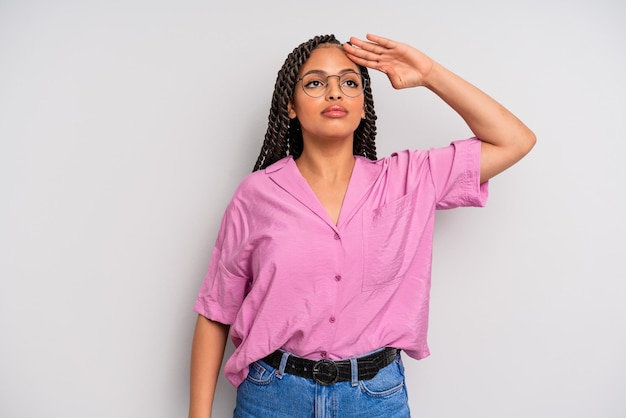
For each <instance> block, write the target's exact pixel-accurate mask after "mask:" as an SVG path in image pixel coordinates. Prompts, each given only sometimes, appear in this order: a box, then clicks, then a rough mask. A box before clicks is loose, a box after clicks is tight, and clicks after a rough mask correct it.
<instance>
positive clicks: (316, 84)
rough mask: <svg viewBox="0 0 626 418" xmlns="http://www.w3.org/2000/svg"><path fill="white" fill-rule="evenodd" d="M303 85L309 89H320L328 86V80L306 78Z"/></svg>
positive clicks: (315, 77)
mask: <svg viewBox="0 0 626 418" xmlns="http://www.w3.org/2000/svg"><path fill="white" fill-rule="evenodd" d="M302 84H303V85H304V87H305V88H307V89H319V88H323V87H324V86H325V85H326V80H324V79H323V78H321V77H318V76H313V77H305V78H304V79H303V80H302Z"/></svg>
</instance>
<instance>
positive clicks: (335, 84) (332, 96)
mask: <svg viewBox="0 0 626 418" xmlns="http://www.w3.org/2000/svg"><path fill="white" fill-rule="evenodd" d="M331 79H332V80H333V81H331ZM342 97H343V92H342V91H341V87H340V85H339V76H338V75H329V76H328V78H327V87H326V98H327V99H328V100H339V99H341V98H342Z"/></svg>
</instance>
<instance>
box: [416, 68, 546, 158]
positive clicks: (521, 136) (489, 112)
mask: <svg viewBox="0 0 626 418" xmlns="http://www.w3.org/2000/svg"><path fill="white" fill-rule="evenodd" d="M424 86H425V87H427V88H428V89H430V90H431V91H433V92H434V93H435V94H437V95H438V96H439V97H440V98H441V99H442V100H443V101H445V102H446V103H447V104H448V105H449V106H450V107H451V108H452V109H454V110H455V111H456V112H457V113H458V114H459V115H460V116H461V117H462V118H463V119H464V120H465V122H466V123H467V125H468V126H469V128H470V129H471V130H472V132H473V133H474V135H476V137H477V138H479V139H480V140H481V141H483V142H486V143H489V144H492V145H494V146H514V147H520V148H528V149H530V148H531V147H532V144H533V143H534V135H533V133H532V132H531V131H530V129H528V128H527V127H526V125H524V124H523V123H522V122H521V121H520V120H519V119H518V118H517V117H516V116H515V115H513V114H512V113H511V112H509V111H508V110H507V109H506V108H504V106H502V105H501V104H500V103H498V102H497V101H496V100H494V99H493V98H491V97H490V96H488V95H487V94H485V93H484V92H483V91H481V90H480V89H478V88H477V87H475V86H474V85H472V84H470V83H469V82H467V81H465V80H464V79H462V78H461V77H459V76H458V75H456V74H454V73H453V72H451V71H449V70H448V69H446V68H444V67H443V66H441V65H439V64H437V63H435V64H434V66H433V69H432V71H431V72H430V74H429V75H428V77H427V78H426V79H425V82H424ZM531 138H532V140H531Z"/></svg>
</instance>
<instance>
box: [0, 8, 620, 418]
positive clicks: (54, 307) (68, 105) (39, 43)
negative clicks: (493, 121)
mask: <svg viewBox="0 0 626 418" xmlns="http://www.w3.org/2000/svg"><path fill="white" fill-rule="evenodd" d="M434 3H436V4H434ZM625 9H626V6H624V3H622V2H619V1H617V0H614V1H606V0H605V1H598V0H595V1H591V0H589V1H565V0H563V1H552V2H551V1H547V0H542V1H539V0H537V1H526V2H523V1H520V2H504V1H498V0H482V1H471V2H470V1H460V0H444V1H438V2H432V1H429V2H422V1H402V2H393V1H382V2H381V1H377V2H369V3H368V2H363V1H359V2H356V1H355V2H352V1H344V2H327V1H316V2H298V3H296V2H292V1H266V2H252V1H250V2H236V1H234V2H228V4H226V2H209V1H191V0H182V1H171V0H170V1H165V0H157V1H142V0H127V1H123V2H122V1H106V2H105V1H100V2H92V1H69V0H59V1H49V2H44V1H28V0H22V1H8V0H4V1H0V240H1V241H0V245H1V247H0V341H1V342H0V416H1V417H7V418H15V417H42V416H50V417H68V418H73V417H81V418H82V417H132V418H137V417H153V418H158V417H163V418H171V417H183V416H186V408H187V393H188V363H189V350H190V344H191V336H192V330H193V325H194V321H195V314H194V313H193V312H192V305H193V302H194V299H195V295H196V292H197V290H198V288H199V286H200V283H201V280H202V278H203V276H204V271H205V269H206V267H207V263H208V260H209V256H210V251H211V247H212V244H213V240H214V239H215V234H216V232H217V228H218V225H219V221H220V219H221V215H222V212H223V210H224V208H225V206H226V204H227V202H228V200H229V199H230V196H231V194H232V192H233V191H234V188H235V187H236V185H237V184H238V183H239V181H240V180H241V179H242V178H243V177H244V176H245V175H246V174H247V173H248V172H249V171H250V170H251V168H252V166H253V164H254V162H255V159H256V156H257V154H258V151H259V148H260V144H261V140H262V137H263V134H264V133H265V124H266V120H267V114H268V110H269V102H270V96H271V93H272V90H273V85H274V81H275V76H276V73H277V71H278V69H279V68H280V66H281V65H282V62H283V60H284V58H285V57H286V55H287V54H288V53H289V52H291V50H292V49H293V48H294V47H295V46H296V45H297V44H299V43H300V42H302V41H304V40H307V39H309V38H310V37H312V36H314V35H316V34H324V33H334V34H335V35H337V36H338V37H339V38H340V39H342V40H347V39H348V37H349V36H350V35H357V36H360V37H363V36H364V35H365V33H366V32H372V33H377V34H380V35H383V36H387V37H390V38H392V39H397V40H400V41H404V42H407V43H410V44H412V45H414V46H416V47H418V48H420V49H421V50H422V51H424V52H426V53H427V54H429V55H430V56H432V57H433V58H434V59H436V60H438V61H440V62H441V63H443V64H444V65H446V66H447V67H448V68H450V69H451V70H453V71H455V72H457V73H459V74H460V75H462V76H463V77H465V78H466V79H468V80H470V81H471V82H473V83H474V84H476V85H478V86H479V87H481V88H482V89H484V90H485V91H487V92H488V93H490V94H491V95H492V96H494V97H495V98H496V99H498V100H500V101H501V102H502V103H503V104H505V105H506V106H507V107H508V108H510V109H511V110H512V111H513V112H514V113H516V114H517V115H518V116H519V117H520V118H521V119H522V120H524V121H525V122H526V123H527V124H528V125H529V126H530V127H531V128H532V129H533V130H534V131H535V132H536V134H537V136H538V139H539V142H538V144H537V146H536V147H535V149H534V150H533V151H532V153H531V154H530V155H529V156H528V157H527V158H526V159H524V160H522V162H520V163H519V164H518V165H517V166H515V167H513V168H512V169H511V170H509V171H507V172H505V173H503V174H502V175H500V176H498V177H496V178H495V179H493V180H492V182H491V197H490V200H489V203H488V206H487V207H486V208H485V209H459V210H455V211H450V212H440V213H439V215H438V223H437V231H436V238H435V255H434V271H433V275H434V278H433V289H432V310H431V332H430V345H431V349H432V353H433V354H432V355H431V357H429V358H428V359H425V360H422V361H419V362H418V361H414V360H411V359H407V360H406V365H407V384H408V389H409V394H410V404H411V408H412V411H413V414H414V416H416V417H421V418H441V417H460V416H463V417H476V418H485V417H487V418H491V417H493V418H502V417H507V418H518V417H519V418H521V417H545V418H548V417H550V418H554V417H569V418H583V417H594V418H595V417H606V418H623V417H625V416H626V401H624V398H623V394H624V391H625V390H626V359H625V354H626V303H625V302H624V301H625V299H626V280H625V279H626V268H625V263H624V258H625V256H626V254H625V251H624V250H625V245H624V241H623V237H624V235H625V233H626V228H625V224H624V216H623V213H624V212H623V208H622V207H621V205H622V204H623V202H624V192H625V186H624V179H625V175H624V171H623V167H622V165H621V164H620V163H621V162H622V160H623V158H624V157H623V156H624V153H625V152H626V146H625V145H624V132H625V122H624V120H625V119H626V118H625V112H624V110H625V106H624V97H625V96H626V83H625V81H624V75H625V74H626V57H625V53H624V41H625V40H626V36H625V35H626V29H625V28H626V25H625V24H624V23H625V18H626V11H625ZM373 77H374V80H373V89H374V95H375V101H376V109H377V113H378V115H379V118H380V119H379V136H378V144H379V153H380V155H381V156H383V155H388V154H389V153H390V152H392V151H393V150H396V149H402V148H408V147H411V148H427V147H431V146H443V145H446V144H448V143H449V142H450V141H451V140H453V139H457V138H465V137H468V136H470V132H469V131H468V129H467V128H466V126H465V125H464V123H463V121H462V120H461V119H460V118H459V117H458V116H457V115H456V114H454V113H453V112H452V111H451V110H450V109H449V108H447V107H446V106H445V105H444V104H443V103H442V102H441V101H439V100H438V99H437V98H436V97H435V96H434V95H433V94H432V93H430V92H429V91H427V90H425V89H413V90H408V91H394V90H393V89H392V88H391V87H390V86H389V84H388V83H387V81H386V79H385V78H384V77H383V76H382V75H380V74H374V75H373ZM399 320H401V318H399ZM228 350H229V352H231V351H232V346H230V345H229V347H228ZM233 402H234V389H233V388H232V387H231V386H230V385H229V384H228V383H227V382H226V381H225V380H223V379H222V381H221V382H220V385H219V388H218V393H217V406H216V414H215V415H216V416H218V417H225V416H228V415H229V414H230V413H231V409H232V406H233Z"/></svg>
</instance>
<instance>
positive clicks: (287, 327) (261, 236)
mask: <svg viewBox="0 0 626 418" xmlns="http://www.w3.org/2000/svg"><path fill="white" fill-rule="evenodd" d="M480 144H481V143H480V141H479V140H477V139H469V140H464V141H456V142H453V143H452V144H451V145H450V146H448V147H444V148H436V149H431V150H429V151H401V152H398V153H394V154H392V155H391V156H390V157H388V158H383V159H381V160H378V161H370V160H367V159H365V158H363V157H355V158H356V163H355V166H354V170H353V173H352V177H351V179H350V184H349V186H348V190H347V193H346V196H345V199H344V203H343V206H342V209H341V213H340V216H339V221H338V222H337V225H334V224H333V222H332V221H331V220H330V218H329V217H328V215H327V213H326V211H325V210H324V208H323V207H322V205H321V204H320V202H319V200H318V199H317V198H316V196H315V195H314V193H313V191H312V190H311V189H310V187H309V186H308V183H307V182H306V180H305V179H304V178H303V177H302V175H301V174H300V172H299V171H298V168H297V167H296V164H295V162H294V160H293V159H292V158H291V157H287V158H284V159H282V160H280V161H278V162H276V163H275V164H273V165H271V166H270V167H268V168H267V169H265V170H259V171H256V172H254V173H252V174H250V175H249V176H247V177H246V178H245V179H244V180H243V181H242V182H241V184H240V185H239V187H238V189H237V191H236V192H235V195H234V197H233V199H232V201H231V202H230V204H229V205H228V207H227V209H226V212H225V214H224V218H223V220H222V224H221V228H220V231H219V234H218V237H217V240H216V243H215V247H214V249H213V253H212V257H211V261H210V264H209V268H208V273H207V275H206V277H205V279H204V282H203V284H202V287H201V289H200V292H199V295H198V299H197V301H196V304H195V307H194V310H195V311H196V312H198V313H199V314H200V315H203V316H205V317H207V318H209V319H212V320H214V321H218V322H222V323H225V324H231V328H230V335H231V338H232V340H233V342H234V345H235V347H236V350H235V352H234V354H233V355H232V356H231V357H230V359H228V361H227V362H226V365H225V368H224V371H225V374H226V377H227V378H228V380H229V381H230V382H231V383H232V384H233V385H234V386H238V385H239V384H240V383H241V382H242V381H243V380H244V379H245V378H246V375H247V372H248V365H249V364H250V363H252V362H254V361H256V360H258V359H261V358H263V357H265V356H266V355H267V354H269V353H271V352H273V351H275V350H277V349H279V348H282V349H284V350H287V351H289V352H292V353H294V354H296V355H299V356H301V357H306V358H310V359H314V360H315V359H321V358H328V359H342V358H349V357H354V356H358V355H362V354H364V353H368V352H371V351H373V350H376V349H378V348H381V347H396V348H400V349H402V350H404V351H405V352H406V353H407V354H408V355H409V356H411V357H413V358H416V359H420V358H423V357H426V356H427V355H428V354H429V351H428V345H427V342H426V332H427V327H428V304H429V292H430V276H431V258H432V238H433V226H434V225H433V224H434V220H435V210H436V209H450V208H454V207H458V206H484V204H485V202H486V199H487V183H484V184H482V185H480V184H479V179H480Z"/></svg>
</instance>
